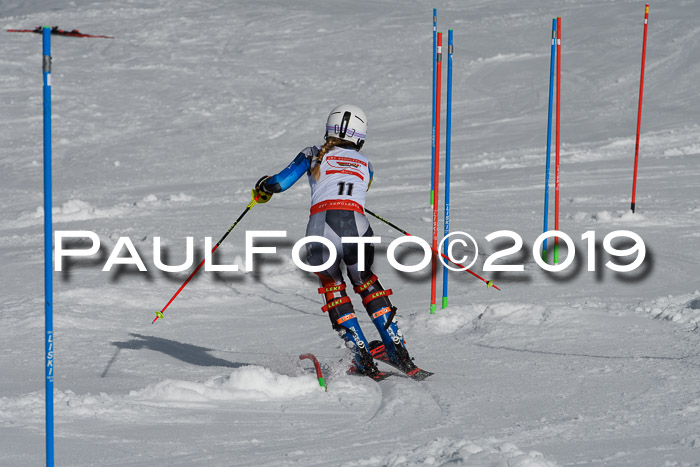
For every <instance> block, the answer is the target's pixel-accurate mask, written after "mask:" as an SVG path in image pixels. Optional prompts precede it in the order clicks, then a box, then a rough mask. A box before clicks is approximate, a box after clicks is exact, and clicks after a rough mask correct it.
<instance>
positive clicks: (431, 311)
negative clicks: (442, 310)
mask: <svg viewBox="0 0 700 467" xmlns="http://www.w3.org/2000/svg"><path fill="white" fill-rule="evenodd" d="M435 310H437V306H436V305H435V304H434V303H432V304H430V314H431V315H434V314H435Z"/></svg>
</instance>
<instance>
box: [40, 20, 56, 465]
mask: <svg viewBox="0 0 700 467" xmlns="http://www.w3.org/2000/svg"><path fill="white" fill-rule="evenodd" d="M42 38H43V41H42V42H43V75H44V88H43V91H44V297H45V301H44V303H45V307H44V330H45V334H46V343H45V351H46V352H45V356H46V365H45V367H46V465H47V466H51V467H53V465H54V463H53V462H54V455H53V453H54V443H53V441H54V440H53V438H54V437H53V261H52V256H53V220H52V217H51V207H52V205H51V28H50V27H48V26H44V28H43V30H42Z"/></svg>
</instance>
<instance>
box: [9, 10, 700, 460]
mask: <svg viewBox="0 0 700 467" xmlns="http://www.w3.org/2000/svg"><path fill="white" fill-rule="evenodd" d="M433 7H436V8H438V20H439V29H440V30H441V31H444V32H445V33H446V32H447V29H454V34H455V51H454V88H453V94H454V102H453V115H452V118H453V120H452V163H451V169H452V184H451V198H452V202H451V209H450V225H451V229H452V230H453V231H456V230H461V231H465V232H468V233H470V234H471V235H472V236H474V238H476V240H477V242H478V244H479V247H480V254H479V258H478V262H477V263H476V264H475V265H474V266H473V269H474V271H475V272H477V273H479V274H481V275H483V276H485V277H487V278H489V279H493V280H494V281H495V283H496V284H497V285H498V286H499V287H500V288H501V291H500V292H499V291H497V290H495V289H493V288H487V287H485V285H484V283H483V282H481V281H478V280H476V279H475V278H473V277H472V276H470V275H469V274H465V273H459V272H455V273H450V276H449V277H450V288H449V307H448V308H446V309H445V310H438V312H437V313H436V314H435V315H432V316H431V315H430V314H429V312H428V311H429V304H430V298H429V293H430V277H429V268H428V269H426V270H424V271H422V272H419V273H411V274H409V273H399V272H397V271H395V270H394V269H393V268H392V267H391V266H390V265H389V263H388V261H387V258H386V250H387V247H388V244H389V242H390V241H391V240H393V239H395V238H398V236H400V235H401V234H399V233H398V232H396V231H395V230H392V229H391V228H389V227H388V226H386V225H384V224H382V223H380V222H379V221H376V220H374V219H371V221H372V225H373V228H374V231H375V233H376V234H377V235H379V236H381V237H382V239H383V242H382V244H381V245H380V246H378V247H377V254H376V261H375V267H374V269H375V272H376V273H377V274H379V275H380V277H381V278H382V282H383V284H384V285H385V286H386V287H388V288H392V289H393V291H394V295H393V297H392V300H393V301H394V303H395V305H397V307H398V309H399V322H400V325H401V327H402V329H403V331H404V334H405V336H406V341H407V346H408V348H409V350H410V351H411V353H412V355H413V356H414V357H415V359H416V362H417V363H418V364H419V365H420V366H422V367H424V368H426V369H428V370H431V371H434V372H435V375H434V376H432V377H431V378H429V379H428V380H426V381H424V382H414V381H412V380H409V379H407V378H402V377H399V376H396V377H390V378H389V379H387V380H386V381H383V382H380V383H376V382H373V381H371V380H369V379H367V378H363V377H358V376H351V375H348V374H346V370H347V368H348V365H349V362H350V358H349V355H348V354H347V352H346V350H345V349H344V347H343V346H342V345H341V340H340V339H339V338H338V337H337V335H336V334H335V332H333V331H332V329H331V327H330V323H329V321H328V318H327V316H325V315H324V314H323V313H322V312H321V305H322V300H321V297H320V296H319V295H318V294H317V293H316V288H317V283H316V279H315V277H314V276H313V274H310V273H306V272H303V271H301V270H300V269H299V268H297V267H296V266H295V265H294V264H293V263H292V262H291V260H290V258H291V249H292V245H293V244H294V242H295V241H296V240H298V239H299V238H301V237H302V236H303V235H304V231H305V224H306V219H307V213H308V211H307V209H308V202H309V201H308V198H309V195H308V187H307V186H306V182H305V180H301V181H300V182H299V183H298V185H297V186H295V187H293V188H292V189H290V190H289V191H288V192H286V193H284V194H282V195H276V196H275V197H274V198H273V199H272V201H271V202H269V203H267V204H265V205H260V206H256V207H254V208H253V209H252V210H251V211H250V212H249V213H248V214H247V216H246V217H245V218H244V220H243V221H242V222H241V224H240V225H239V226H238V227H237V228H236V229H235V230H234V231H233V232H232V233H231V235H229V237H228V238H227V239H226V242H225V243H224V244H223V246H222V247H221V248H220V249H219V252H217V255H215V259H216V260H217V261H219V262H220V263H223V264H239V265H242V263H243V259H244V258H245V251H244V242H245V231H246V230H286V231H287V238H286V239H281V240H280V239H278V240H268V241H266V244H267V245H268V246H275V247H277V253H276V254H274V255H272V254H266V255H262V256H261V257H259V258H258V261H257V263H256V271H255V272H251V273H245V272H243V271H240V272H235V273H234V272H229V273H218V274H217V273H212V272H205V271H200V272H199V274H198V275H197V277H196V278H195V279H194V280H193V281H192V282H190V283H189V284H188V286H187V287H186V288H185V289H184V291H183V292H182V293H181V294H180V296H179V297H178V298H177V299H176V300H175V301H174V302H173V304H172V305H171V306H170V307H169V308H168V310H167V311H166V313H165V319H163V320H158V322H157V323H156V324H153V325H151V320H152V319H153V318H154V312H155V311H158V310H160V309H161V308H162V307H163V306H164V305H165V303H167V301H168V300H169V299H170V297H171V296H172V294H173V293H174V292H175V291H176V290H177V288H178V287H179V286H180V285H181V284H182V282H183V281H184V280H185V278H186V277H187V275H188V274H189V272H190V271H191V270H192V268H190V270H188V271H185V272H182V273H164V272H161V271H159V270H158V269H157V268H156V267H155V265H154V258H153V242H154V241H153V238H154V237H160V238H161V240H162V244H163V248H162V253H163V255H162V256H163V260H164V261H165V262H166V263H167V264H180V263H182V262H183V261H185V259H186V255H185V239H186V237H188V236H192V237H194V245H195V249H196V254H195V261H199V260H200V259H201V258H202V255H203V251H204V238H205V237H207V236H210V237H213V238H214V241H216V240H217V239H218V238H219V237H220V236H221V235H223V234H224V233H225V232H226V230H227V229H228V227H229V226H230V225H231V224H232V223H233V221H234V220H235V219H236V217H238V215H239V214H240V213H241V211H242V210H243V209H244V208H245V206H246V205H247V204H248V202H249V200H250V189H251V187H252V185H253V184H254V183H255V181H256V180H257V179H258V178H259V177H260V176H262V175H264V174H271V173H275V172H277V171H279V170H281V169H282V168H283V167H284V166H286V165H287V164H288V162H289V161H290V160H291V159H292V158H293V157H294V156H295V155H296V154H297V152H298V151H299V150H300V149H302V148H304V147H305V146H308V145H312V144H319V143H321V142H322V136H323V128H324V123H325V118H326V115H327V113H328V111H329V110H330V109H331V108H332V107H334V106H335V105H337V104H340V103H345V102H347V103H353V104H356V105H358V106H360V107H362V108H363V109H364V110H365V111H366V113H367V115H368V117H369V136H368V140H367V144H366V145H365V150H364V152H365V153H366V154H367V155H368V157H370V159H371V160H372V161H373V163H374V166H375V180H374V183H373V185H372V189H371V190H370V192H369V193H368V204H367V206H368V207H369V208H370V209H372V210H374V211H375V212H377V213H378V214H380V215H382V216H384V217H386V218H387V219H389V220H390V221H392V222H394V223H395V224H397V225H399V226H401V227H402V228H404V229H406V230H407V231H408V232H410V233H412V234H414V235H419V236H422V237H424V238H426V239H429V238H430V235H431V229H432V227H431V218H432V213H431V209H430V207H429V177H430V166H429V164H430V133H431V130H430V126H431V116H430V109H431V97H430V95H431V84H432V81H431V72H432V71H431V70H432V66H431V47H432V28H431V19H432V8H433ZM643 14H644V4H643V2H640V1H623V0H621V1H610V0H592V1H586V2H574V1H556V2H545V1H541V0H536V1H530V2H517V1H512V0H490V1H469V2H458V1H445V2H437V3H431V2H426V1H422V0H417V1H412V2H405V1H398V0H392V1H369V0H360V1H355V2H351V3H339V2H320V1H310V0H298V1H294V2H287V1H283V0H260V1H256V2H240V1H239V2H225V1H221V0H219V1H208V2H204V1H197V0H194V1H182V0H154V1H149V2H146V1H137V0H127V1H121V2H108V1H104V0H95V1H83V0H79V1H73V2H59V1H52V0H46V1H41V2H39V1H30V2H17V1H8V0H0V23H1V25H2V27H3V29H9V28H34V27H35V26H37V25H58V26H60V27H61V28H63V29H68V30H70V29H79V30H80V31H82V32H85V33H92V34H106V35H110V36H115V37H116V38H115V39H113V40H110V39H76V38H67V37H56V36H54V37H53V38H52V55H53V88H52V92H53V184H54V185H53V186H54V190H53V200H54V208H53V217H54V222H55V224H54V229H55V230H57V231H58V230H62V231H65V230H89V231H93V232H95V233H96V234H97V235H99V239H100V243H101V248H100V251H99V253H98V254H96V255H94V256H92V257H90V258H74V259H70V260H67V261H65V262H64V265H63V266H64V267H63V269H64V270H63V271H62V272H56V273H55V278H54V288H55V292H54V330H55V367H56V373H55V395H54V400H55V413H56V423H55V429H56V462H57V463H58V464H59V465H71V466H92V465H114V466H117V465H118V466H125V465H129V466H152V465H169V466H170V465H173V466H191V465H208V466H213V465H216V466H228V465H241V466H253V465H255V466H258V465H276V466H310V465H319V466H321V465H323V466H326V465H342V466H348V467H349V466H353V467H359V466H374V465H386V466H398V465H468V466H509V467H515V466H518V467H525V466H527V467H535V466H554V465H559V466H573V465H595V466H602V465H606V466H608V465H620V466H635V467H637V466H662V465H663V466H697V465H700V389H699V386H698V381H699V380H700V379H699V378H700V351H699V350H698V344H699V343H700V332H699V331H698V322H699V321H700V292H699V291H698V289H700V286H699V284H698V273H699V272H700V231H699V230H698V221H697V219H698V216H699V215H700V201H699V200H698V193H700V191H699V186H700V182H699V180H700V163H699V159H698V154H699V153H700V143H699V142H698V141H700V125H699V123H700V122H699V121H698V109H699V108H700V27H698V25H697V18H698V17H700V3H698V2H695V1H677V2H657V3H654V4H652V5H651V12H650V22H649V36H648V51H647V65H646V83H645V89H644V91H645V93H644V112H643V120H642V138H641V146H640V161H639V180H638V186H637V212H636V213H635V214H632V213H631V212H630V209H629V206H630V197H631V188H632V169H633V162H634V149H635V148H634V146H635V128H636V115H637V104H638V96H639V72H640V58H641V57H640V55H641V53H640V52H641V42H642V30H643ZM556 16H561V17H562V22H563V39H562V51H563V55H562V82H561V141H562V145H561V148H562V150H561V174H560V229H561V230H563V231H564V232H566V233H567V234H568V235H569V236H570V237H571V238H572V239H573V242H574V244H575V260H574V262H573V263H572V264H571V265H570V266H569V267H568V268H567V269H566V270H565V271H563V272H559V273H548V272H545V271H543V270H542V268H541V267H540V266H538V265H537V264H536V263H535V260H534V258H533V253H532V245H533V243H534V241H535V239H536V238H537V236H538V235H539V234H540V233H541V231H542V224H543V222H542V221H543V219H542V216H543V201H544V181H545V143H546V130H547V103H548V84H549V83H548V80H549V59H550V56H549V51H550V37H551V33H550V31H551V20H552V18H553V17H556ZM444 63H445V64H446V63H447V61H446V60H445V62H444ZM0 69H1V70H2V72H1V73H0V106H1V107H2V112H0V127H1V128H2V133H1V135H2V141H1V143H0V260H1V262H2V270H3V273H2V280H1V281H0V291H1V292H0V346H1V348H2V351H1V352H0V465H2V466H27V465H41V464H42V463H43V462H44V459H45V457H44V448H43V446H44V368H43V366H44V360H43V347H44V340H43V339H44V337H43V336H44V333H43V326H44V324H43V313H44V292H43V285H44V284H43V278H42V271H43V207H42V205H43V194H42V146H41V135H42V97H41V38H40V36H39V35H36V34H10V33H6V32H4V31H3V32H2V41H1V42H0ZM445 75H446V69H443V77H445ZM444 85H445V83H443V86H444ZM444 109H445V103H444V102H443V111H444ZM444 127H445V125H444V120H443V125H442V128H443V129H444ZM443 138H444V135H443ZM443 141H444V139H443ZM442 147H443V148H444V143H443V145H442ZM444 163H445V162H444V159H443V161H442V166H443V167H444ZM553 170H554V168H553V166H552V173H551V177H550V178H551V180H550V182H551V189H550V197H551V199H552V201H553V198H554V172H553ZM443 189H444V186H443V185H442V184H441V186H440V191H441V192H442V191H443ZM550 211H553V207H552V208H550ZM440 218H441V219H442V214H441V217H440ZM553 223H554V219H553V217H550V220H549V225H550V228H551V227H553ZM504 229H505V230H512V231H515V232H517V233H518V234H519V235H520V236H521V237H522V238H523V241H524V245H523V247H522V249H521V250H520V251H519V252H517V253H515V254H512V255H509V256H506V257H505V258H502V259H500V260H498V262H497V263H498V264H524V271H522V272H498V273H494V272H485V271H483V269H482V268H483V265H484V261H485V260H486V259H487V257H488V256H489V255H491V254H492V253H494V252H496V251H498V250H502V249H504V248H507V247H509V246H511V245H512V240H508V239H505V238H502V239H499V240H495V241H493V242H491V243H489V242H488V241H486V240H485V237H486V236H487V235H488V234H490V233H491V232H495V231H499V230H504ZM615 230H627V231H632V232H634V233H636V234H638V235H639V236H640V237H641V238H642V239H643V241H644V244H645V246H646V257H645V259H644V261H643V263H642V265H641V266H640V267H639V268H638V269H637V270H635V271H634V272H627V273H619V272H615V271H613V270H611V269H610V268H609V267H606V263H607V262H608V261H613V262H614V263H624V262H629V261H630V260H631V258H634V257H635V255H632V256H631V258H627V259H619V258H617V259H616V258H614V257H612V256H610V255H609V254H608V253H607V252H605V250H604V249H603V246H604V245H603V240H604V237H605V236H606V235H607V234H608V233H610V232H612V231H615ZM588 231H594V232H595V238H594V241H593V242H592V243H591V244H590V245H589V243H588V242H587V241H585V240H582V239H581V236H582V235H583V234H584V233H586V232H588ZM120 237H129V239H130V240H131V241H132V242H133V243H134V245H135V247H136V250H137V251H138V254H139V255H140V257H141V258H142V259H143V261H144V264H145V266H146V267H147V269H148V271H147V272H140V271H139V270H138V269H137V268H136V267H135V266H133V265H127V266H121V267H120V266H115V267H114V268H113V269H112V270H111V271H110V272H103V271H102V268H103V266H104V265H105V262H106V261H107V259H108V257H109V255H110V254H111V253H112V251H113V249H114V247H115V245H117V242H118V241H119V238H120ZM263 243H265V242H264V241H263ZM550 244H551V243H550ZM613 245H614V246H616V247H617V248H623V247H629V246H630V244H627V245H626V246H624V245H623V244H622V242H620V240H619V239H618V241H617V242H613ZM88 246H89V242H87V241H82V242H77V243H73V247H79V248H87V247H88ZM589 246H592V251H591V250H589ZM402 251H403V259H404V261H405V262H406V263H411V262H414V263H415V262H418V260H419V259H420V258H419V254H418V253H417V250H415V249H404V250H402ZM561 253H562V258H563V257H564V256H566V255H567V254H574V250H573V249H572V251H569V252H568V253H567V252H566V249H565V248H563V247H562V252H561ZM550 254H551V249H550ZM122 255H123V256H125V255H127V250H126V249H124V250H123V251H122ZM591 259H595V263H594V264H592V263H591V262H590V260H591ZM550 262H551V256H550ZM593 268H595V270H594V271H589V269H593ZM353 298H354V300H355V306H356V309H357V313H358V316H359V317H360V320H361V322H362V323H363V325H364V328H365V331H366V333H367V334H368V335H370V336H371V338H375V332H374V330H373V329H371V325H370V323H369V320H368V319H367V317H366V314H364V312H363V311H362V309H361V305H360V302H359V301H358V300H357V298H356V297H353ZM439 301H440V297H438V302H439ZM306 352H313V353H315V354H316V356H317V357H318V358H319V359H320V360H321V362H322V364H323V367H324V370H325V373H326V379H327V382H328V388H329V391H328V392H323V391H322V390H321V388H320V387H319V386H318V383H317V381H316V377H315V375H314V372H313V370H312V367H311V365H310V363H309V361H308V360H304V361H300V360H299V358H298V356H299V354H302V353H306Z"/></svg>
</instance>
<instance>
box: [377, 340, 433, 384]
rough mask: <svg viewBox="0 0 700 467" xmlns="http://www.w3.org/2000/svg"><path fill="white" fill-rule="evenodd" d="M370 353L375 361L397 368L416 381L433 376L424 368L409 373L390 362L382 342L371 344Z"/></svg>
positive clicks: (414, 369)
mask: <svg viewBox="0 0 700 467" xmlns="http://www.w3.org/2000/svg"><path fill="white" fill-rule="evenodd" d="M369 353H371V354H372V357H373V358H374V359H375V360H378V361H380V362H383V363H386V364H387V365H390V366H392V367H394V368H396V369H397V370H400V371H401V372H402V373H403V374H405V375H406V376H408V377H409V378H411V379H413V380H415V381H423V380H424V379H426V378H427V377H429V376H430V375H432V374H433V373H432V372H430V371H427V370H423V369H422V368H418V367H417V366H416V367H415V368H412V369H410V370H408V371H405V370H404V369H403V368H401V367H400V366H399V365H398V364H396V363H394V362H392V361H391V360H389V356H388V355H387V353H386V348H385V347H384V344H383V343H382V342H380V341H372V342H370V343H369ZM413 366H415V365H413Z"/></svg>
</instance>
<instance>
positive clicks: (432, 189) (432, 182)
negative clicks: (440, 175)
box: [430, 8, 437, 207]
mask: <svg viewBox="0 0 700 467" xmlns="http://www.w3.org/2000/svg"><path fill="white" fill-rule="evenodd" d="M436 57H437V8H433V136H432V146H431V147H430V206H431V207H432V206H433V202H435V201H436V200H434V199H433V198H434V197H435V80H436V75H437V64H436V63H435V62H436Z"/></svg>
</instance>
